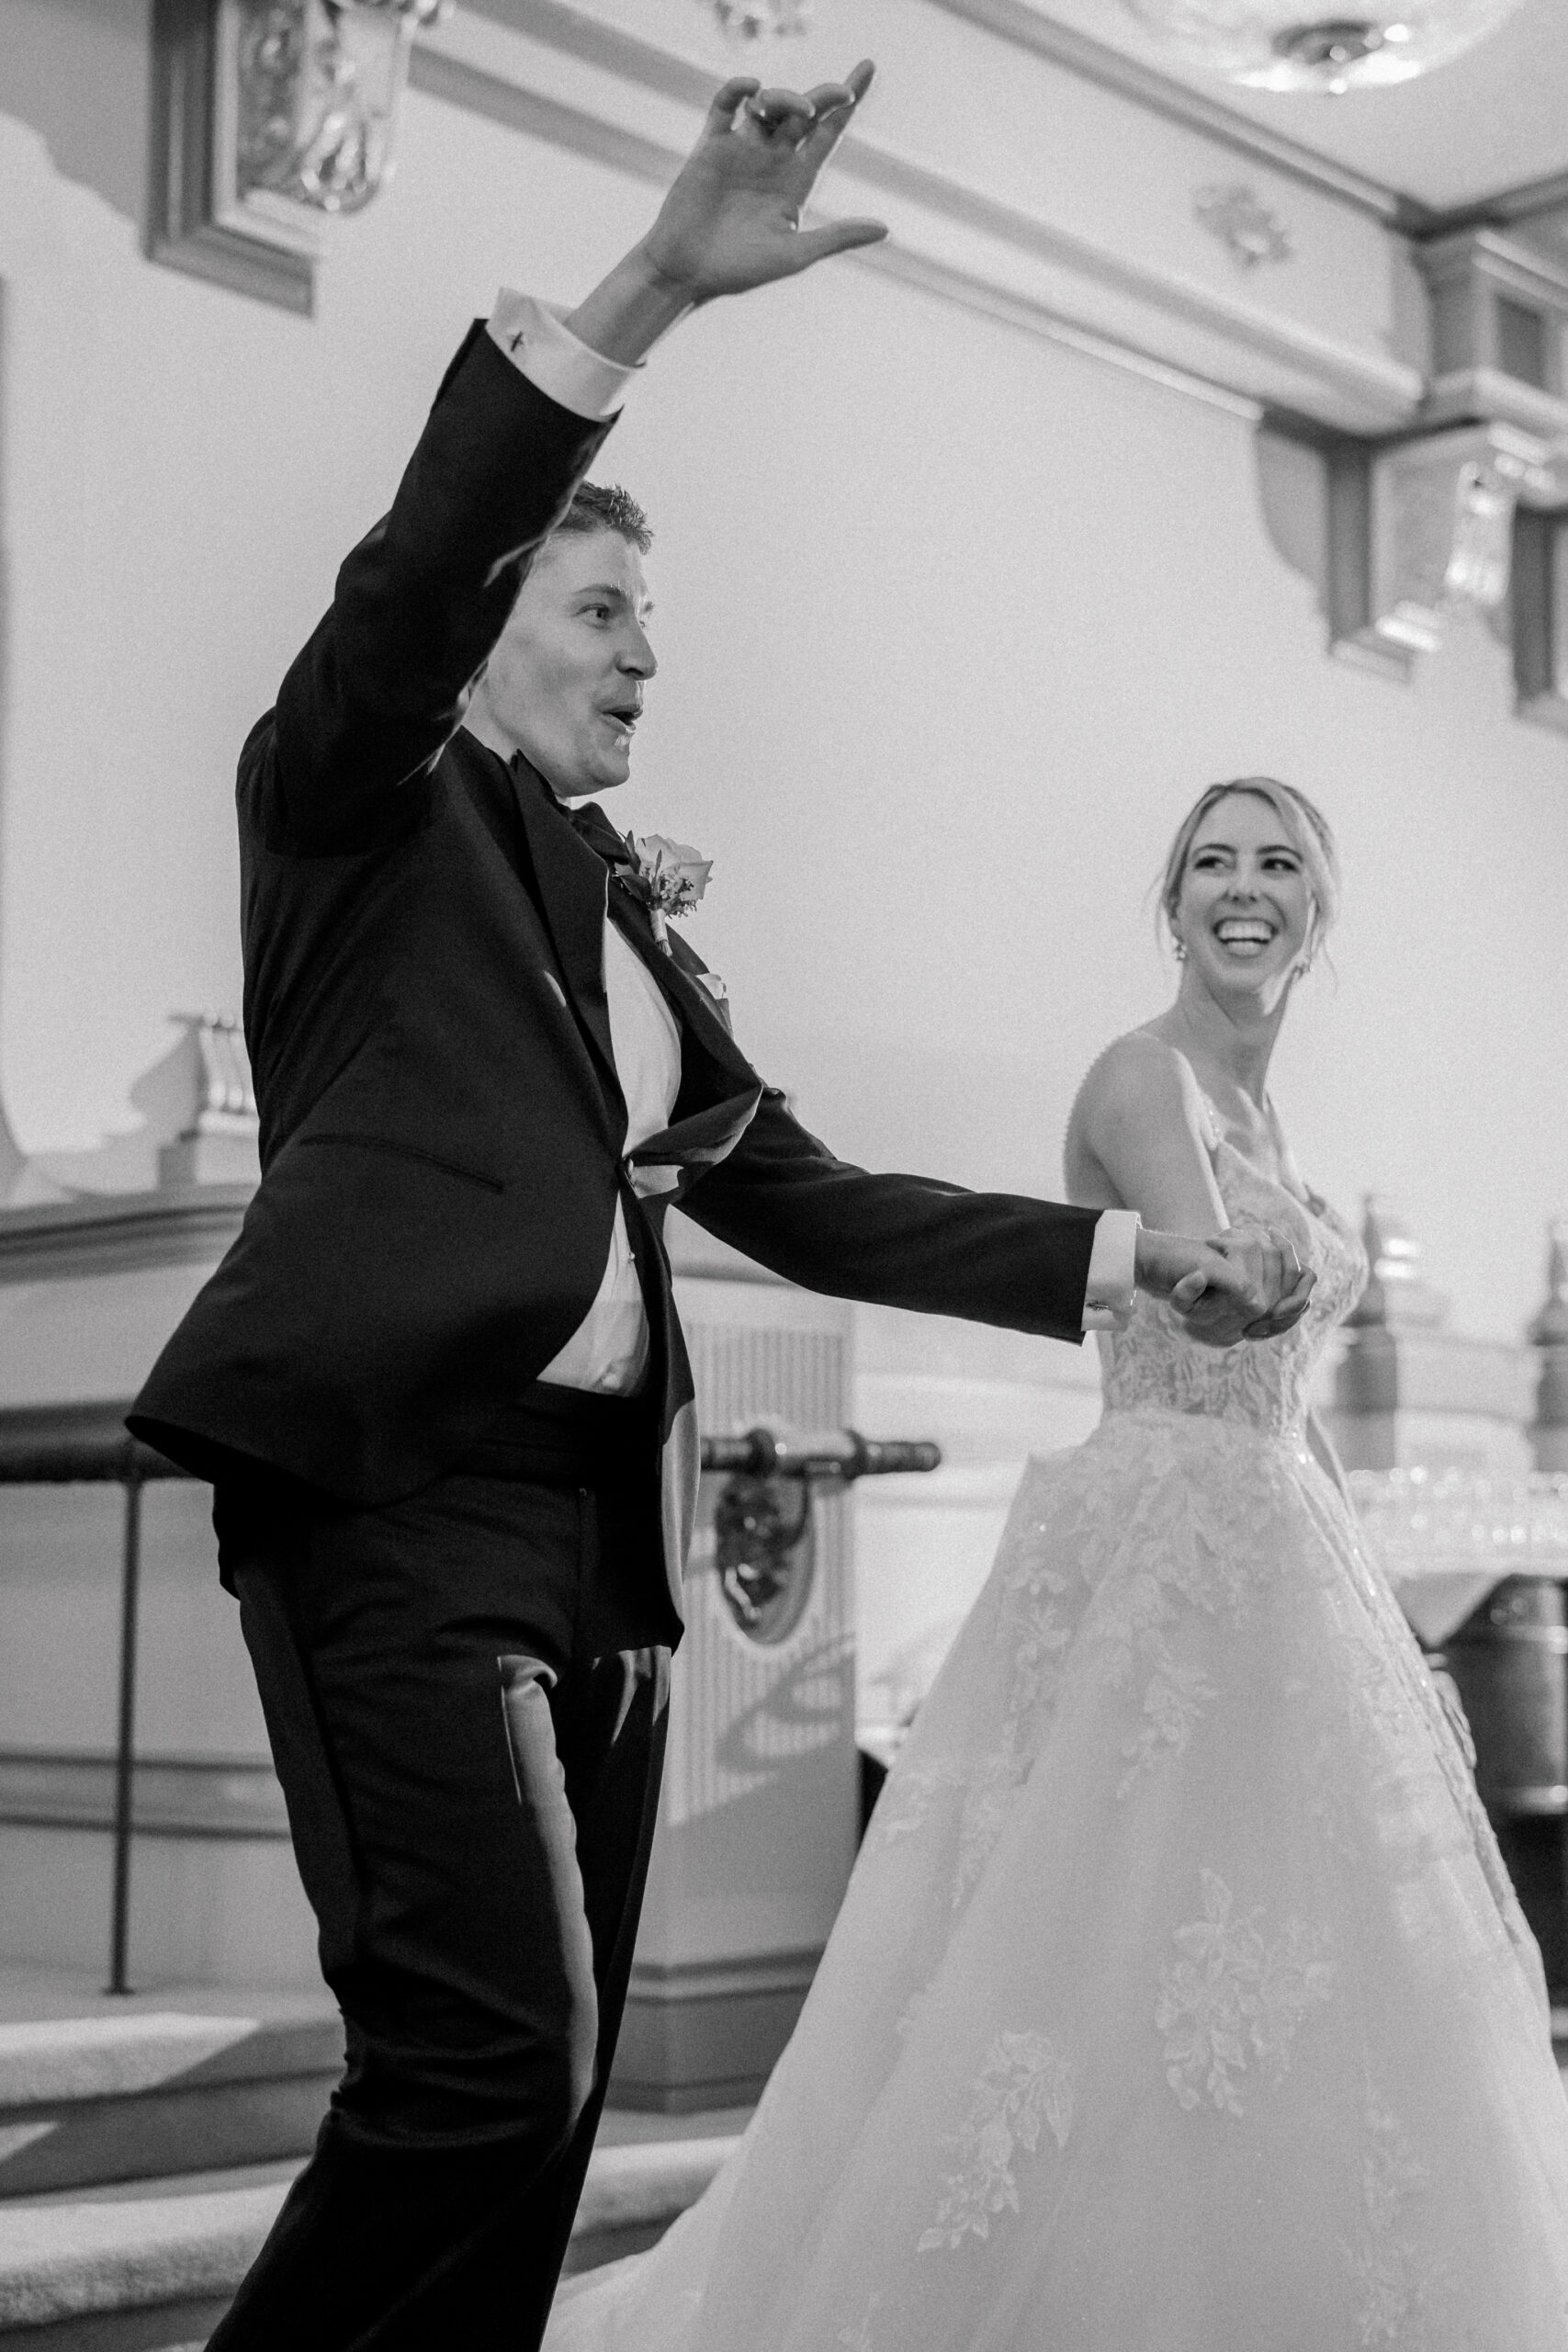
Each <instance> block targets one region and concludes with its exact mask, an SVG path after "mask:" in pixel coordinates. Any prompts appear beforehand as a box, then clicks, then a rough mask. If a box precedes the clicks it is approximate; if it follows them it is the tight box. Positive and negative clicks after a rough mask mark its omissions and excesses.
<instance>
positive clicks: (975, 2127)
mask: <svg viewBox="0 0 1568 2352" xmlns="http://www.w3.org/2000/svg"><path fill="white" fill-rule="evenodd" d="M1072 2122H1073V2083H1072V2070H1071V2068H1070V2067H1069V2066H1068V2064H1067V2062H1066V2059H1065V2058H1064V2057H1063V2056H1062V2054H1061V2052H1059V2051H1058V2050H1057V2048H1056V2045H1055V2042H1054V2041H1050V2040H1049V2039H1048V2038H1047V2037H1046V2036H1045V2035H1044V2034H1043V2033H1001V2034H998V2036H997V2039H996V2040H995V2041H993V2042H992V2044H991V2047H990V2050H989V2052H988V2053H987V2058H986V2064H985V2065H984V2067H983V2068H982V2069H981V2072H980V2079H979V2081H978V2082H977V2083H976V2086H975V2098H974V2104H973V2105H972V2106H971V2108H970V2109H969V2113H968V2115H967V2116H966V2117H965V2119H964V2128H963V2130H962V2131H960V2132H959V2133H958V2134H957V2136H956V2139H955V2141H954V2143H953V2144H954V2146H955V2147H956V2150H957V2154H958V2164H957V2165H956V2167H955V2169H954V2170H953V2172H951V2173H949V2175H948V2176H947V2179H946V2181H945V2182H944V2184H943V2186H944V2188H945V2189H946V2192H947V2193H946V2195H945V2196H944V2197H943V2199H942V2203H941V2204H940V2205H939V2206H938V2208H937V2216H936V2222H935V2224H934V2226H933V2227H932V2228H931V2229H929V2230H927V2231H925V2232H924V2233H923V2234H922V2236H921V2238H920V2240H919V2249H918V2250H919V2252H920V2253H921V2254H930V2253H931V2252H933V2251H934V2250H936V2249H938V2248H944V2247H945V2248H951V2247H953V2246H959V2245H963V2243H964V2239H965V2238H966V2237H976V2238H986V2237H989V2235H990V2233H991V2217H992V2215H993V2214H997V2213H1016V2212H1017V2211H1018V2179H1017V2176H1016V2175H1015V2173H1014V2171H1013V2168H1012V2165H1013V2157H1014V2155H1015V2154H1017V2152H1018V2151H1019V2149H1022V2150H1023V2151H1024V2153H1025V2154H1027V2155H1031V2156H1032V2155H1034V2154H1037V2153H1038V2151H1039V2147H1040V2135H1041V2132H1042V2131H1044V2130H1049V2131H1050V2133H1051V2135H1052V2137H1053V2139H1054V2140H1055V2143H1056V2145H1057V2147H1058V2148H1064V2147H1066V2142H1067V2133H1068V2132H1069V2131H1071V2129H1072Z"/></svg>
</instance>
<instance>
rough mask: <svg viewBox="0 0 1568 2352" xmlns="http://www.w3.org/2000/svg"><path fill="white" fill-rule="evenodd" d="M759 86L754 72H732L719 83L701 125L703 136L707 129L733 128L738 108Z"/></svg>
mask: <svg viewBox="0 0 1568 2352" xmlns="http://www.w3.org/2000/svg"><path fill="white" fill-rule="evenodd" d="M761 86H762V85H761V83H760V82H759V81H758V79H757V77H756V75H755V74H732V75H731V77H730V79H729V80H728V82H725V83H721V84H720V85H719V87H718V88H717V89H716V91H715V92H714V94H713V102H712V104H711V105H710V106H709V107H708V116H707V120H706V122H705V124H704V125H703V130H704V134H705V135H706V134H707V133H708V132H709V131H718V130H733V129H734V127H735V118H736V116H737V115H738V114H739V111H740V108H741V107H743V106H744V105H745V103H746V101H747V99H748V98H750V97H755V96H756V94H757V92H758V91H759V90H760V89H761Z"/></svg>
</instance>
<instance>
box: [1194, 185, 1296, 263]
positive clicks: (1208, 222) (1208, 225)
mask: <svg viewBox="0 0 1568 2352" xmlns="http://www.w3.org/2000/svg"><path fill="white" fill-rule="evenodd" d="M1192 209H1193V212H1194V214H1195V215H1196V217H1197V219H1198V220H1199V222H1200V223H1201V226H1202V227H1203V228H1205V229H1207V230H1208V232H1209V233H1210V235H1211V236H1214V237H1217V238H1218V239H1219V241H1220V243H1221V244H1222V245H1224V249H1225V251H1226V252H1227V253H1228V254H1229V255H1230V257H1231V259H1232V260H1233V261H1234V262H1235V266H1236V267H1237V268H1238V269H1256V268H1257V267H1258V264H1259V263H1260V262H1266V261H1289V260H1291V258H1292V255H1293V254H1294V251H1295V248H1294V246H1293V245H1292V243H1291V240H1290V236H1289V233H1288V232H1287V231H1286V230H1285V229H1284V228H1283V227H1282V226H1281V224H1280V220H1278V219H1277V217H1276V216H1275V215H1274V214H1273V213H1272V212H1270V211H1269V208H1268V206H1267V205H1266V204H1264V203H1262V202H1261V201H1260V199H1259V198H1258V195H1257V193H1256V192H1255V190H1253V189H1252V188H1249V187H1246V186H1244V184H1243V183H1242V182H1241V181H1239V180H1228V181H1226V182H1224V184H1221V183H1219V182H1213V183H1212V184H1211V185H1210V186H1209V187H1201V188H1199V189H1198V190H1197V192H1196V194H1195V195H1194V197H1193V198H1192Z"/></svg>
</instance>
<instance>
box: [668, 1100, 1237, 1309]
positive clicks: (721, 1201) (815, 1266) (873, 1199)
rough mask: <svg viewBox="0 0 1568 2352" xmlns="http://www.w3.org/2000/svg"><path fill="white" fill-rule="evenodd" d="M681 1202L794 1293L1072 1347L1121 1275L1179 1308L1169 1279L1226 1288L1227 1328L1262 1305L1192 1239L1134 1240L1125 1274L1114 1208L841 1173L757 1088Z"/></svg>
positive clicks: (1124, 1298) (1120, 1223) (1115, 1295)
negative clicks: (720, 1153)
mask: <svg viewBox="0 0 1568 2352" xmlns="http://www.w3.org/2000/svg"><path fill="white" fill-rule="evenodd" d="M681 1205H682V1209H683V1210H684V1211H685V1214H686V1215H687V1216H689V1217H691V1218H692V1219H693V1221H694V1223H695V1224H697V1225H700V1226H703V1227H705V1228H706V1230H707V1231H708V1232H710V1233H713V1234H716V1235H717V1237H718V1238H719V1239H720V1240H721V1241H728V1243H729V1244H730V1245H731V1246H732V1247H733V1248H734V1249H737V1250H743V1251H744V1252H745V1254H746V1255H747V1256H748V1257H750V1258H754V1259H755V1260H756V1261H757V1262H758V1263H759V1264H760V1265H764V1266H767V1267H769V1268H771V1269H772V1271H773V1272H774V1273H777V1274H782V1275H784V1277H785V1279H786V1280H788V1281H790V1282H795V1283H800V1284H801V1285H802V1286H803V1287H804V1288H805V1289H807V1290H817V1291H825V1292H827V1293H828V1294H829V1295H830V1296H833V1297H838V1298H857V1299H863V1300H865V1301H867V1302H868V1303H869V1304H871V1305H874V1306H906V1307H913V1308H916V1309H918V1310H919V1311H922V1312H924V1313H926V1314H930V1315H955V1316H961V1317H964V1319H965V1320H967V1321H970V1322H975V1323H996V1324H1000V1325H1001V1326H1002V1327H1003V1328H1004V1329H1009V1330H1014V1331H1031V1332H1035V1333H1038V1334H1040V1335H1042V1336H1043V1337H1044V1338H1047V1339H1055V1340H1078V1339H1081V1338H1082V1336H1083V1334H1084V1332H1085V1330H1086V1329H1090V1328H1093V1326H1094V1325H1095V1324H1097V1323H1101V1322H1109V1321H1113V1320H1120V1319H1121V1313H1120V1310H1124V1309H1125V1307H1126V1306H1128V1305H1130V1304H1131V1294H1132V1287H1133V1282H1134V1272H1135V1273H1136V1279H1137V1281H1138V1283H1139V1285H1140V1287H1144V1288H1147V1289H1151V1290H1157V1291H1159V1292H1161V1293H1162V1295H1167V1296H1170V1297H1173V1298H1175V1299H1176V1301H1177V1303H1178V1305H1180V1304H1181V1303H1182V1290H1181V1285H1182V1284H1183V1283H1189V1284H1190V1286H1191V1289H1192V1295H1194V1296H1196V1295H1198V1294H1199V1293H1200V1292H1201V1291H1202V1290H1203V1288H1204V1284H1205V1282H1206V1281H1208V1282H1211V1283H1221V1284H1223V1285H1225V1286H1226V1287H1229V1288H1231V1289H1233V1291H1234V1293H1235V1295H1236V1297H1237V1300H1238V1306H1237V1315H1238V1318H1239V1317H1247V1316H1249V1315H1256V1314H1258V1312H1260V1311H1261V1309H1262V1307H1263V1306H1264V1305H1265V1304H1267V1303H1269V1302H1268V1301H1267V1300H1266V1299H1265V1297H1264V1296H1263V1295H1261V1294H1260V1293H1255V1292H1252V1291H1248V1290H1247V1288H1246V1286H1245V1285H1246V1283H1247V1280H1252V1279H1255V1278H1254V1277H1251V1276H1248V1277H1238V1276H1237V1274H1236V1273H1235V1271H1234V1270H1233V1269H1231V1268H1228V1267H1224V1266H1220V1265H1217V1264H1214V1263H1211V1262H1209V1255H1208V1252H1207V1251H1206V1250H1204V1247H1203V1245H1202V1244H1201V1242H1187V1241H1183V1240H1181V1239H1180V1238H1179V1237H1177V1236H1174V1235H1165V1234H1150V1235H1143V1234H1139V1235H1138V1236H1137V1252H1136V1263H1135V1264H1134V1228H1135V1227H1136V1223H1137V1220H1136V1219H1135V1218H1125V1217H1121V1216H1119V1213H1118V1212H1116V1211H1110V1212H1104V1211H1101V1210H1099V1209H1086V1208H1068V1207H1064V1206H1060V1205H1058V1204H1055V1203H1054V1202H1050V1201H1037V1200H1029V1199H1025V1198H1023V1197H1021V1195H1019V1194H1017V1193H971V1192H966V1191H964V1189H963V1188H962V1187H961V1186H959V1185H956V1184H945V1183H942V1182H937V1181H936V1180H935V1179H933V1178H931V1177H925V1176H903V1175H872V1174H869V1173H868V1172H867V1171H866V1170H864V1169H863V1168H855V1167H852V1166H850V1165H849V1164H848V1163H847V1162H846V1161H844V1160H841V1159H835V1158H834V1156H833V1154H832V1153H831V1152H830V1151H829V1149H828V1148H827V1146H826V1145H825V1144H822V1143H819V1142H818V1140H817V1138H816V1137H815V1136H812V1135H809V1134H807V1130H806V1129H805V1128H804V1127H802V1126H801V1125H799V1123H798V1122H797V1121H796V1120H795V1119H794V1118H792V1117H791V1115H790V1114H789V1112H788V1110H787V1109H786V1108H785V1105H784V1097H783V1096H782V1095H781V1094H780V1093H779V1092H778V1091H777V1090H776V1089H773V1088H771V1087H770V1088H768V1089H767V1090H766V1091H764V1093H763V1096H762V1099H761V1103H760V1104H759V1105H758V1109H757V1113H756V1116H755V1117H754V1118H753V1119H752V1121H751V1124H750V1126H749V1127H748V1128H747V1130H746V1132H745V1134H744V1135H743V1136H741V1138H740V1140H739V1143H738V1144H737V1145H736V1147H735V1148H734V1150H733V1151H731V1152H730V1153H729V1155H728V1158H727V1159H722V1160H720V1161H719V1162H718V1164H717V1166H716V1167H714V1168H712V1169H710V1170H707V1171H706V1172H705V1174H704V1175H703V1176H702V1177H701V1178H700V1179H699V1180H698V1182H695V1183H694V1185H693V1186H692V1187H691V1189H690V1190H689V1191H688V1192H686V1193H684V1194H683V1196H682V1202H681ZM1097 1245H1098V1246H1097ZM1107 1245H1109V1246H1107ZM1096 1261H1098V1262H1096ZM1091 1268H1092V1272H1093V1274H1094V1277H1095V1281H1094V1283H1093V1285H1092V1289H1091V1281H1090V1276H1091ZM1102 1282H1103V1289H1102ZM1095 1294H1100V1304H1098V1305H1097V1300H1096V1295H1095Z"/></svg>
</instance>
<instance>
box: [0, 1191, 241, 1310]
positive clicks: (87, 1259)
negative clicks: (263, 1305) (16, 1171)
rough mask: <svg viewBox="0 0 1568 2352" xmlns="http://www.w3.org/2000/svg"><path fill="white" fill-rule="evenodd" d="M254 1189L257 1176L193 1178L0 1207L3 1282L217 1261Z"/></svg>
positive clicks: (132, 1271)
mask: <svg viewBox="0 0 1568 2352" xmlns="http://www.w3.org/2000/svg"><path fill="white" fill-rule="evenodd" d="M254 1190H255V1186H254V1184H252V1183H236V1184H192V1185H187V1186H186V1187H185V1188H184V1189H183V1190H170V1191H165V1192H152V1193H99V1194H96V1195H94V1196H92V1197H83V1198H79V1199H77V1200H73V1201H50V1202H46V1203H43V1204H40V1205H39V1206H38V1207H36V1208H20V1209H0V1287H3V1286H4V1285H5V1284H6V1283H36V1282H46V1281H51V1280H55V1281H58V1280H60V1279H62V1278H67V1279H68V1278H70V1277H72V1276H73V1275H74V1276H85V1275H90V1274H105V1273H136V1272H141V1271H143V1270H145V1269H147V1268H150V1267H157V1266H192V1265H208V1264H211V1265H215V1264H216V1263H217V1261H218V1260H219V1259H220V1257H221V1256H222V1254H223V1252H224V1250H226V1249H227V1248H228V1246H229V1244H230V1242H231V1241H232V1240H233V1238H234V1237H235V1235H236V1234H237V1233H238V1232H239V1230H240V1227H241V1224H242V1222H243V1217H244V1214H245V1208H246V1204H247V1203H248V1202H249V1200H250V1198H251V1195H252V1193H254Z"/></svg>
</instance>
